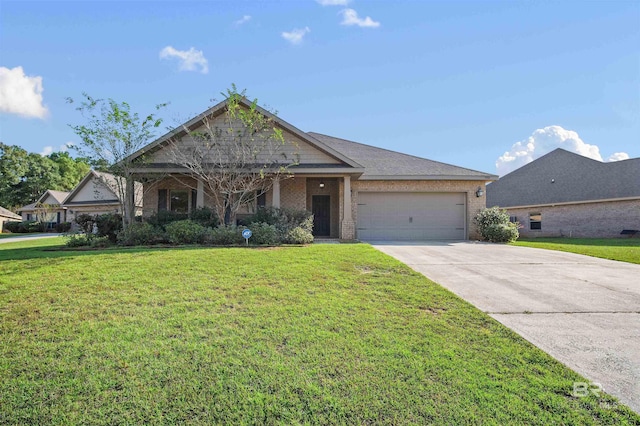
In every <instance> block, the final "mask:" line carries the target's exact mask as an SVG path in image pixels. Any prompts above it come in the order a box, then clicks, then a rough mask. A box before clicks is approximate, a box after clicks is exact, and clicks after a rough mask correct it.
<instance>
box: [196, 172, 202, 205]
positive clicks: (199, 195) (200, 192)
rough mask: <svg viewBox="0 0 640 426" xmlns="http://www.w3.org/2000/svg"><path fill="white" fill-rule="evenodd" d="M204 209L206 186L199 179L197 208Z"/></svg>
mask: <svg viewBox="0 0 640 426" xmlns="http://www.w3.org/2000/svg"><path fill="white" fill-rule="evenodd" d="M202 207H204V184H203V183H202V181H201V180H200V179H198V187H197V188H196V208H199V209H201V208H202Z"/></svg>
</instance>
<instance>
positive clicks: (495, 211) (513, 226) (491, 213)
mask: <svg viewBox="0 0 640 426" xmlns="http://www.w3.org/2000/svg"><path fill="white" fill-rule="evenodd" d="M474 222H475V223H476V225H478V232H480V235H481V236H482V238H483V239H484V240H486V241H490V242H492V243H508V242H512V241H515V240H517V239H518V237H519V236H520V234H519V232H518V224H517V223H512V222H510V221H509V213H507V211H506V210H503V209H500V208H499V207H491V208H489V209H484V210H481V211H480V212H479V213H478V214H477V215H476V217H475V219H474Z"/></svg>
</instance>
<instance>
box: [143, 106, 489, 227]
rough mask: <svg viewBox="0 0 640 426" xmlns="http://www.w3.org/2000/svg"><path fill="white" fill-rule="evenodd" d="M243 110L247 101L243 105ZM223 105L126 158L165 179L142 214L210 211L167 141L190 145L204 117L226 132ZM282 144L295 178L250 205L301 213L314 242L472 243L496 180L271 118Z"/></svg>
mask: <svg viewBox="0 0 640 426" xmlns="http://www.w3.org/2000/svg"><path fill="white" fill-rule="evenodd" d="M243 104H244V106H245V107H249V105H250V103H249V102H247V101H243ZM225 109H226V101H223V102H221V103H219V104H218V105H216V106H214V107H212V108H210V109H209V110H207V111H205V112H204V113H203V114H201V115H199V116H198V117H196V118H194V119H192V120H190V121H189V122H187V123H185V124H184V126H181V127H180V128H178V129H177V130H174V131H173V132H169V133H167V134H166V135H164V136H162V137H160V138H159V139H157V140H156V141H154V142H153V143H151V144H149V145H147V146H146V147H144V148H143V149H141V150H140V151H138V152H137V153H135V154H133V155H132V156H131V159H133V160H140V163H139V166H137V169H135V171H136V172H137V173H140V174H144V175H145V176H150V175H153V174H155V175H156V176H160V177H162V176H165V177H164V178H163V179H161V180H158V181H156V182H154V183H151V184H145V188H144V206H145V210H144V211H145V215H149V214H152V213H153V212H155V211H158V210H177V211H180V210H183V211H185V210H188V211H190V210H192V209H194V208H198V207H204V206H211V203H212V200H211V197H210V195H209V194H207V193H206V191H205V189H204V185H203V183H202V182H198V181H196V180H195V179H194V178H192V177H189V176H188V173H187V172H186V171H185V169H183V168H181V167H179V165H176V164H175V163H174V162H172V161H171V158H172V156H171V155H170V149H171V148H170V144H169V140H174V141H175V140H178V141H179V142H178V143H179V144H180V143H192V142H193V139H192V138H191V136H190V135H189V134H187V132H186V131H184V130H182V129H183V128H188V129H190V131H195V130H198V129H200V128H201V127H202V123H203V117H208V118H209V119H211V120H213V123H214V125H218V126H219V127H220V128H223V129H224V128H226V127H225V124H224V123H223V116H222V114H223V113H224V112H225ZM259 111H260V112H261V113H262V114H264V115H267V116H269V117H271V118H273V119H274V120H275V122H276V124H277V126H279V127H280V129H281V130H282V131H283V135H284V138H285V140H286V147H284V148H283V150H288V152H292V151H293V150H294V147H296V148H295V150H296V151H297V152H296V153H297V155H298V158H299V160H298V164H297V165H295V166H292V167H291V168H289V171H291V172H292V173H293V176H292V177H289V178H286V179H282V180H280V181H278V180H276V181H275V182H274V184H273V187H272V188H271V189H269V191H268V192H267V193H266V194H264V196H261V197H257V199H256V201H255V205H264V206H273V207H282V208H293V209H306V210H309V211H311V212H312V213H313V214H314V235H315V236H316V237H329V238H342V239H355V238H357V239H361V240H460V239H467V238H476V237H477V232H476V228H475V226H474V225H473V221H472V220H473V217H474V216H475V215H476V213H477V212H478V211H479V210H481V209H482V208H484V207H485V197H484V196H483V193H482V191H479V190H480V189H484V187H485V184H486V183H487V182H490V181H493V180H495V179H497V176H495V175H492V174H488V173H483V172H478V171H474V170H469V169H465V168H462V167H457V166H452V165H449V164H444V163H440V162H436V161H432V160H427V159H424V158H418V157H414V156H411V155H406V154H401V153H398V152H394V151H389V150H386V149H381V148H376V147H373V146H369V145H364V144H361V143H356V142H351V141H347V140H344V139H339V138H334V137H330V136H325V135H322V134H318V133H305V132H303V131H301V130H299V129H297V128H295V127H294V126H292V125H291V124H289V123H287V122H285V121H283V120H281V119H279V118H277V117H274V116H273V115H272V114H270V113H269V112H267V111H266V110H264V109H262V108H259Z"/></svg>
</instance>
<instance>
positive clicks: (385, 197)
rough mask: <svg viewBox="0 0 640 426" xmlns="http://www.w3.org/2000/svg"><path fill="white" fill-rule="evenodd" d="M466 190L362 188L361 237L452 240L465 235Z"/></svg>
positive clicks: (360, 198)
mask: <svg viewBox="0 0 640 426" xmlns="http://www.w3.org/2000/svg"><path fill="white" fill-rule="evenodd" d="M465 200H466V194H465V193H425V192H420V193H416V192H361V193H359V194H358V238H360V239H361V240H453V239H464V238H465V221H466V206H465Z"/></svg>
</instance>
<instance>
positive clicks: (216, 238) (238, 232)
mask: <svg viewBox="0 0 640 426" xmlns="http://www.w3.org/2000/svg"><path fill="white" fill-rule="evenodd" d="M204 242H205V243H206V244H212V245H215V246H231V245H238V244H242V243H244V238H242V229H240V228H238V227H236V226H232V225H231V226H225V225H220V226H217V227H215V228H208V229H207V231H206V232H205V237H204Z"/></svg>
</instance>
